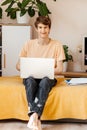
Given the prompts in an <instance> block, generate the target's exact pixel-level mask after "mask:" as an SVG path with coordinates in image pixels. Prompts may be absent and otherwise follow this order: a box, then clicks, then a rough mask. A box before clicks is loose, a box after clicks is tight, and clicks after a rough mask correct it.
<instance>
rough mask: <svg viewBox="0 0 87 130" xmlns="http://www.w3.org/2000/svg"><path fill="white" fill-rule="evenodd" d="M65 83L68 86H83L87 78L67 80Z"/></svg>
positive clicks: (86, 82)
mask: <svg viewBox="0 0 87 130" xmlns="http://www.w3.org/2000/svg"><path fill="white" fill-rule="evenodd" d="M66 83H67V84H68V85H84V84H87V78H71V79H67V80H66Z"/></svg>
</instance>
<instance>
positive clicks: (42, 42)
mask: <svg viewBox="0 0 87 130" xmlns="http://www.w3.org/2000/svg"><path fill="white" fill-rule="evenodd" d="M49 42H50V38H45V39H42V38H39V39H38V44H42V45H45V44H49Z"/></svg>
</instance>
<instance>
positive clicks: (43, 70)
mask: <svg viewBox="0 0 87 130" xmlns="http://www.w3.org/2000/svg"><path fill="white" fill-rule="evenodd" d="M29 76H33V77H34V78H37V79H42V78H43V77H45V76H47V77H49V78H50V79H54V59H53V58H27V57H26V58H25V57H21V58H20V77H21V78H27V77H29Z"/></svg>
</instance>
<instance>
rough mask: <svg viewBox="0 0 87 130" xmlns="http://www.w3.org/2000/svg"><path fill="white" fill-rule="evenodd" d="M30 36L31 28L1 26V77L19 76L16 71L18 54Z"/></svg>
mask: <svg viewBox="0 0 87 130" xmlns="http://www.w3.org/2000/svg"><path fill="white" fill-rule="evenodd" d="M31 35H32V34H31V26H25V25H24V26H22V25H20V26H18V25H17V26H16V25H14V26H8V25H7V26H6V25H2V76H12V75H19V72H18V71H17V70H16V63H17V60H18V57H19V52H20V49H21V48H22V46H23V44H24V43H25V42H26V41H27V40H28V39H31Z"/></svg>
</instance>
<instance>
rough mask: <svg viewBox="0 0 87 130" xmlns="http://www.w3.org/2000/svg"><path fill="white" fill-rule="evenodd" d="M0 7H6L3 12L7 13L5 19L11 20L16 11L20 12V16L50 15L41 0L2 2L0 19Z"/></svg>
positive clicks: (6, 0)
mask: <svg viewBox="0 0 87 130" xmlns="http://www.w3.org/2000/svg"><path fill="white" fill-rule="evenodd" d="M53 1H56V0H53ZM2 6H6V10H5V12H6V13H7V17H10V18H11V19H16V12H17V11H20V16H23V15H24V14H26V12H28V15H29V16H30V17H33V16H35V13H37V14H38V15H42V16H48V15H49V14H51V12H50V11H49V9H48V7H47V5H46V3H45V2H43V1H41V0H21V1H20V0H3V1H2V3H1V6H0V18H2V12H3V9H2Z"/></svg>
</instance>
